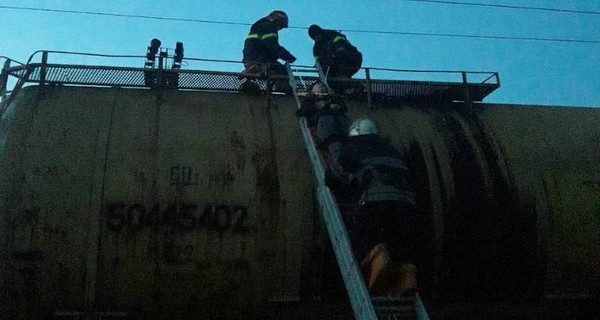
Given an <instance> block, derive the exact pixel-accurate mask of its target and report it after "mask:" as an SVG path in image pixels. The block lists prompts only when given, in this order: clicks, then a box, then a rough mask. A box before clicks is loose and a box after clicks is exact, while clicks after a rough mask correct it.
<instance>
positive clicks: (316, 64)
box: [315, 60, 331, 92]
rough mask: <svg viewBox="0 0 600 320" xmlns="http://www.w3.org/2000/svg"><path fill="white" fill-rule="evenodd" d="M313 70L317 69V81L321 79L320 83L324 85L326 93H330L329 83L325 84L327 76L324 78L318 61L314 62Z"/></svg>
mask: <svg viewBox="0 0 600 320" xmlns="http://www.w3.org/2000/svg"><path fill="white" fill-rule="evenodd" d="M315 68H317V71H318V72H319V79H321V83H323V84H324V85H325V88H327V92H331V87H330V86H329V82H327V76H325V72H324V71H323V66H321V64H320V63H319V60H315Z"/></svg>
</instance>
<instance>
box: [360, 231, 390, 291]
mask: <svg viewBox="0 0 600 320" xmlns="http://www.w3.org/2000/svg"><path fill="white" fill-rule="evenodd" d="M389 263H390V254H389V249H388V247H387V245H386V244H384V243H380V244H378V245H376V246H375V247H374V248H373V249H372V250H371V251H370V252H369V254H367V256H366V257H365V259H364V260H363V262H362V266H363V269H364V270H366V275H365V282H366V285H367V289H368V290H369V293H370V294H371V295H380V294H383V293H385V291H386V290H385V287H387V285H386V282H387V281H386V278H387V277H386V276H385V274H386V270H387V269H388V265H389Z"/></svg>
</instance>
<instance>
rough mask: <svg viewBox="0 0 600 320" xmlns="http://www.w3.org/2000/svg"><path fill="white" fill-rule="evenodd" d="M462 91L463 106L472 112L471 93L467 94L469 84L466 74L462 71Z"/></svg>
mask: <svg viewBox="0 0 600 320" xmlns="http://www.w3.org/2000/svg"><path fill="white" fill-rule="evenodd" d="M461 74H462V81H463V90H464V94H465V106H466V107H467V110H468V111H469V112H473V104H472V103H471V93H470V92H469V82H468V80H467V73H466V72H464V71H462V72H461Z"/></svg>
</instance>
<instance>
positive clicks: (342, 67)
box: [308, 24, 362, 78]
mask: <svg viewBox="0 0 600 320" xmlns="http://www.w3.org/2000/svg"><path fill="white" fill-rule="evenodd" d="M308 36H309V37H310V38H311V39H313V40H314V41H315V44H314V46H313V55H314V57H315V60H316V62H317V63H319V64H320V65H321V67H323V70H324V71H325V73H326V74H327V76H328V77H332V78H336V77H337V78H352V76H353V75H354V74H355V73H356V72H358V70H359V69H360V67H361V65H362V54H361V53H360V51H358V49H356V47H355V46H353V45H352V44H351V43H350V41H348V39H346V36H345V35H343V34H342V33H340V32H337V31H334V30H327V29H322V28H321V27H319V26H318V25H316V24H313V25H311V26H310V27H309V28H308Z"/></svg>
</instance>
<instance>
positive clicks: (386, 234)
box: [325, 118, 417, 296]
mask: <svg viewBox="0 0 600 320" xmlns="http://www.w3.org/2000/svg"><path fill="white" fill-rule="evenodd" d="M350 181H353V183H355V185H356V186H357V189H358V191H359V192H360V196H359V197H360V198H359V199H358V201H357V202H358V206H357V208H356V209H355V210H353V211H352V212H348V213H344V214H343V218H344V222H345V224H346V228H347V231H348V236H349V238H350V242H351V244H352V248H353V251H354V254H355V257H356V259H357V261H359V262H361V264H362V268H363V271H364V276H365V282H366V285H367V288H368V289H369V293H370V294H371V295H382V294H393V295H399V296H414V294H415V293H416V289H417V278H416V271H417V270H416V266H415V265H414V259H415V249H416V246H415V236H416V234H415V232H416V224H417V222H416V221H417V220H416V214H415V210H414V208H415V194H414V192H413V191H412V189H411V187H410V186H409V182H408V168H407V167H406V165H405V163H404V161H403V157H402V155H401V154H400V153H399V152H398V151H397V150H396V149H395V148H394V147H393V146H392V145H391V144H390V143H389V142H387V141H386V140H385V139H383V138H381V137H380V136H379V135H378V130H377V126H376V125H375V123H374V122H373V121H372V120H370V119H368V118H364V119H358V120H356V121H354V122H353V123H352V125H351V126H350V132H349V138H348V142H347V143H346V144H345V145H344V147H343V149H342V150H341V153H340V155H339V157H337V158H336V159H334V161H333V162H332V164H331V165H330V166H329V168H328V170H327V172H326V175H325V182H326V184H327V185H328V186H329V187H330V188H332V189H334V190H335V189H339V188H340V187H342V186H343V185H344V184H347V183H349V182H350Z"/></svg>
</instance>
